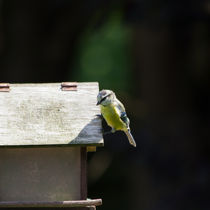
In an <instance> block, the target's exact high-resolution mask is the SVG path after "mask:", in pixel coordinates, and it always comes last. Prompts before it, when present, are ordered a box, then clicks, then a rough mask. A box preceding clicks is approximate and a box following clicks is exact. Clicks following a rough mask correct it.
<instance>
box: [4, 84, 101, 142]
mask: <svg viewBox="0 0 210 210" xmlns="http://www.w3.org/2000/svg"><path fill="white" fill-rule="evenodd" d="M98 91H99V88H98V83H96V82H93V83H78V90H77V91H61V89H60V83H53V84H11V91H10V92H0V146H13V145H14V146H15V145H58V144H60V145H65V144H79V145H103V138H102V134H101V119H99V118H98V117H96V115H97V114H99V113H100V110H99V107H98V106H96V97H97V94H98Z"/></svg>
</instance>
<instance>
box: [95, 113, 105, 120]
mask: <svg viewBox="0 0 210 210" xmlns="http://www.w3.org/2000/svg"><path fill="white" fill-rule="evenodd" d="M95 116H96V117H98V118H101V119H103V116H102V114H96V115H95Z"/></svg>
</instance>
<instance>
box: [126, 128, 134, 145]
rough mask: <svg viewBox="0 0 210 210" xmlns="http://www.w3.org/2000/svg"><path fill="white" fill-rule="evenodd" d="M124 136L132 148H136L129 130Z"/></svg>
mask: <svg viewBox="0 0 210 210" xmlns="http://www.w3.org/2000/svg"><path fill="white" fill-rule="evenodd" d="M125 134H126V135H127V137H128V141H129V143H130V144H131V145H133V146H134V147H136V142H135V140H134V138H133V136H132V134H131V132H130V131H129V130H127V131H125Z"/></svg>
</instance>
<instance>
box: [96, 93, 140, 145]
mask: <svg viewBox="0 0 210 210" xmlns="http://www.w3.org/2000/svg"><path fill="white" fill-rule="evenodd" d="M97 105H100V108H101V114H102V116H103V117H104V119H105V120H106V122H107V124H108V125H109V126H110V127H111V128H112V130H111V132H112V133H114V132H115V131H118V130H120V131H124V132H125V134H126V135H127V137H128V140H129V143H130V144H131V145H133V146H134V147H136V142H135V140H134V138H133V136H132V135H131V132H130V127H129V124H130V120H129V119H128V117H127V115H126V112H125V107H124V106H123V104H122V103H121V102H120V101H119V100H118V99H117V98H116V96H115V93H114V92H113V91H111V90H101V91H100V92H99V94H98V96H97Z"/></svg>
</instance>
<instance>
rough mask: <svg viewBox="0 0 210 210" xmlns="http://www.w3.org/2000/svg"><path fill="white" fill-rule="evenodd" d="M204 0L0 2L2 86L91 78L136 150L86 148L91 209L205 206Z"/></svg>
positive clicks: (200, 209)
mask: <svg viewBox="0 0 210 210" xmlns="http://www.w3.org/2000/svg"><path fill="white" fill-rule="evenodd" d="M209 67H210V1H207V0H206V1H205V0H197V1H195V0H194V1H193V0H192V1H189V0H182V1H181V0H176V1H172V0H168V1H166V0H165V1H163V0H159V1H157V0H127V1H126V0H124V1H117V0H115V1H111V0H101V1H99V0H86V1H70V0H51V1H46V0H42V1H41V0H36V1H35V0H31V1H27V0H19V1H14V0H13V1H12V0H1V1H0V73H1V74H0V80H1V81H0V82H9V83H22V82H36V83H37V82H61V81H78V82H82V81H86V82H88V81H98V82H99V84H100V88H101V89H102V88H106V89H113V90H114V91H115V92H116V94H117V96H118V98H119V99H120V100H121V101H122V102H123V103H124V104H125V106H126V108H127V113H128V116H129V117H130V120H131V129H132V133H133V135H134V137H135V139H136V142H137V148H133V147H132V146H130V145H129V144H128V141H127V139H126V137H125V135H124V134H123V133H121V132H117V133H115V134H113V135H107V136H105V137H104V139H105V147H104V148H98V149H97V152H96V153H93V154H89V163H88V165H89V167H88V172H89V177H88V178H89V193H88V194H89V197H90V198H102V199H103V206H101V207H98V209H101V210H103V209H110V210H111V209H120V210H182V209H183V210H186V209H187V210H188V209H190V210H207V209H210V198H209V195H210V190H209V187H210V181H209V175H210V166H209V164H210V154H209V146H210V138H209V137H210V133H209V125H210V112H209V109H210V108H209V107H210V103H209V102H210V91H209V90H210V89H209V88H210V87H209V86H210V83H209V80H208V78H209Z"/></svg>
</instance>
